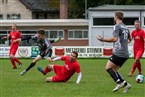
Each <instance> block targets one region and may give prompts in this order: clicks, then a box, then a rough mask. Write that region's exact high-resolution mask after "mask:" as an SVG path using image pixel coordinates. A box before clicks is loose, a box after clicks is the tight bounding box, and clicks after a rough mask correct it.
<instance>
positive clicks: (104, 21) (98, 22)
mask: <svg viewBox="0 0 145 97" xmlns="http://www.w3.org/2000/svg"><path fill="white" fill-rule="evenodd" d="M113 21H114V19H113V18H109V17H108V18H107V17H106V18H93V25H94V26H106V25H107V26H109V25H114V22H113Z"/></svg>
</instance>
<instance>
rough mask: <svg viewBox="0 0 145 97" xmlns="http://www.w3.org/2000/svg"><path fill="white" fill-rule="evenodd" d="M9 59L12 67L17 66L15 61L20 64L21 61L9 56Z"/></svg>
mask: <svg viewBox="0 0 145 97" xmlns="http://www.w3.org/2000/svg"><path fill="white" fill-rule="evenodd" d="M10 60H11V63H12V65H13V69H16V68H17V67H16V63H15V62H17V63H18V64H21V62H20V61H19V60H18V59H17V58H11V59H10Z"/></svg>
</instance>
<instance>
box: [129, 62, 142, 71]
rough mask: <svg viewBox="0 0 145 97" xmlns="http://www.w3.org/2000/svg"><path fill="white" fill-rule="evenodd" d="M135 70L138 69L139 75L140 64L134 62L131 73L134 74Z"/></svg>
mask: <svg viewBox="0 0 145 97" xmlns="http://www.w3.org/2000/svg"><path fill="white" fill-rule="evenodd" d="M136 68H137V69H138V72H139V73H141V63H140V62H134V64H133V66H132V70H131V73H134V71H135V69H136Z"/></svg>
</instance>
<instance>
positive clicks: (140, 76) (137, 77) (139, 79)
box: [136, 74, 144, 83]
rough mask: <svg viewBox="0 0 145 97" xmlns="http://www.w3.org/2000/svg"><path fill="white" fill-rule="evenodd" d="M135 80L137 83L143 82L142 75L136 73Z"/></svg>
mask: <svg viewBox="0 0 145 97" xmlns="http://www.w3.org/2000/svg"><path fill="white" fill-rule="evenodd" d="M136 82H137V83H143V82H144V76H143V75H140V74H139V75H137V76H136Z"/></svg>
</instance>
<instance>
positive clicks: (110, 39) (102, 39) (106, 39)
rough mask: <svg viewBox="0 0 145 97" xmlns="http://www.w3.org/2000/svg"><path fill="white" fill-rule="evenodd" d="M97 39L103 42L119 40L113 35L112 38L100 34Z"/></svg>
mask: <svg viewBox="0 0 145 97" xmlns="http://www.w3.org/2000/svg"><path fill="white" fill-rule="evenodd" d="M97 39H98V40H99V41H101V42H116V41H117V40H118V38H117V37H112V38H104V37H102V36H98V37H97Z"/></svg>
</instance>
